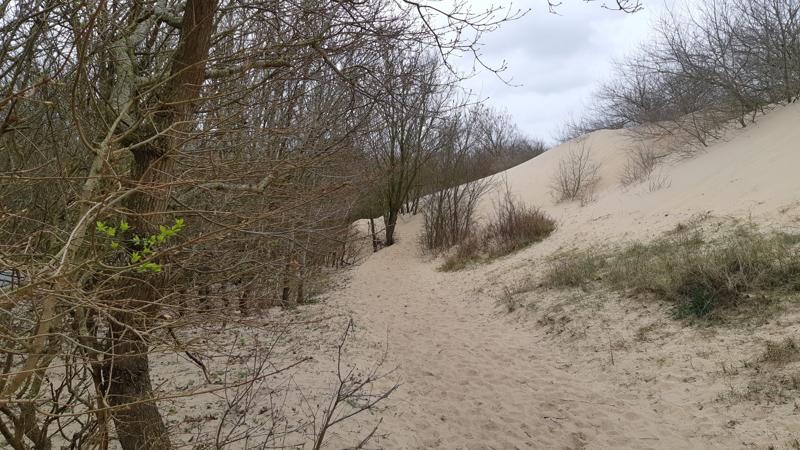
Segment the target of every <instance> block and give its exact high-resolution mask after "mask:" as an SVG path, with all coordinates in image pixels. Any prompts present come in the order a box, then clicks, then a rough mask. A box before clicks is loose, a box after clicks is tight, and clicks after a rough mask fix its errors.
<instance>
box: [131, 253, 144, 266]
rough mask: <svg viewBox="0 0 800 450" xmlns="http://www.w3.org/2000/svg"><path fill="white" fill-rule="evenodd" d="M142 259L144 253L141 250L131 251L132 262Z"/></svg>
mask: <svg viewBox="0 0 800 450" xmlns="http://www.w3.org/2000/svg"><path fill="white" fill-rule="evenodd" d="M141 259H142V255H141V254H140V253H139V252H133V253H131V262H132V263H134V264H136V263H137V262H139V261H140V260H141Z"/></svg>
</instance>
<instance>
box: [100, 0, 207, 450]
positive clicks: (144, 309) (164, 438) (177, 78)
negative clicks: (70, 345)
mask: <svg viewBox="0 0 800 450" xmlns="http://www.w3.org/2000/svg"><path fill="white" fill-rule="evenodd" d="M216 7H217V3H216V0H187V2H186V6H185V9H184V13H183V19H182V23H181V35H180V41H179V44H178V47H177V49H176V51H175V55H174V56H173V60H172V68H171V77H170V79H169V81H168V82H167V83H166V84H165V89H164V93H163V95H162V97H161V98H162V99H164V102H163V103H162V105H161V107H160V108H159V109H158V111H156V113H155V117H153V123H155V124H156V126H157V128H158V132H159V135H158V136H153V138H152V140H150V142H149V143H148V144H146V145H143V146H140V147H137V148H136V149H135V150H132V153H133V164H132V168H131V177H132V179H133V180H134V181H135V183H136V185H137V186H138V187H139V189H138V190H137V191H136V192H135V193H133V194H132V195H131V196H130V197H129V201H128V202H127V204H126V206H127V208H128V209H129V210H130V212H131V217H130V220H129V222H130V223H131V225H132V227H131V229H132V230H135V232H136V233H138V234H139V235H140V236H148V235H151V234H154V233H156V232H157V230H158V225H159V224H163V219H164V218H165V216H166V210H167V206H168V202H169V196H170V195H169V194H170V188H169V183H170V182H171V181H172V179H173V177H174V173H173V172H174V165H175V161H174V158H175V156H176V151H177V150H178V149H179V148H180V147H181V146H183V145H184V143H185V142H186V136H188V135H190V134H191V131H192V129H193V120H192V119H193V118H194V114H195V108H196V100H197V99H198V98H199V96H200V89H201V86H202V84H203V80H204V79H205V66H206V60H207V59H208V54H209V49H210V45H211V34H212V28H213V19H214V13H215V10H216ZM141 278H147V279H146V280H145V279H137V277H132V278H130V279H129V280H128V281H127V282H126V284H127V285H126V286H124V289H123V291H122V292H123V293H124V294H125V295H124V297H123V300H122V302H121V304H119V305H116V306H118V308H115V309H114V311H115V312H114V313H113V316H114V320H113V321H112V322H111V333H110V334H111V342H112V344H111V355H110V357H109V359H108V360H107V361H106V364H105V366H104V381H105V383H107V384H108V386H107V393H108V394H107V400H108V404H109V405H110V406H111V407H112V408H113V409H112V417H113V419H114V424H115V427H116V430H117V434H118V437H119V441H120V445H121V446H122V448H123V449H124V450H141V449H157V450H160V449H170V448H171V447H172V446H171V443H170V440H169V435H168V434H167V429H166V426H165V425H164V421H163V419H162V418H161V415H160V413H159V411H158V406H157V404H156V402H155V400H154V394H153V389H152V385H151V383H150V365H149V361H148V353H149V345H148V342H147V340H146V339H147V338H146V336H147V330H148V329H149V328H150V322H151V321H152V320H153V319H154V317H155V316H156V315H157V313H158V307H159V301H160V295H159V289H158V286H159V284H160V280H159V279H158V278H162V277H159V276H157V275H149V276H148V275H142V276H141Z"/></svg>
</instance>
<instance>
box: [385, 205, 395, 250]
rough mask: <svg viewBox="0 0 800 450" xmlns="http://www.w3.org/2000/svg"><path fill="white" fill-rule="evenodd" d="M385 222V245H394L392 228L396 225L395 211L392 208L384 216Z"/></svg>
mask: <svg viewBox="0 0 800 450" xmlns="http://www.w3.org/2000/svg"><path fill="white" fill-rule="evenodd" d="M385 223H386V246H387V247H388V246H390V245H394V229H395V226H396V225H397V211H396V210H392V211H389V215H388V216H386V219H385Z"/></svg>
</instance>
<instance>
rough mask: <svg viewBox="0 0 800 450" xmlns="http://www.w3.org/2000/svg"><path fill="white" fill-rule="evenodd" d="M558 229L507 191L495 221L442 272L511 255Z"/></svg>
mask: <svg viewBox="0 0 800 450" xmlns="http://www.w3.org/2000/svg"><path fill="white" fill-rule="evenodd" d="M555 229H556V223H555V221H554V220H553V219H552V218H550V216H548V215H547V214H546V213H544V212H542V211H541V210H539V209H538V208H534V207H531V206H528V205H525V204H523V203H521V202H519V201H517V200H516V199H514V197H513V196H512V195H511V193H510V191H509V190H508V188H506V193H505V195H504V196H503V198H502V199H501V200H500V201H499V202H498V203H496V204H495V214H494V218H493V219H492V221H491V222H489V223H488V224H486V225H485V226H484V227H483V228H481V229H480V230H479V231H478V232H476V233H474V234H472V235H470V236H469V237H468V238H467V239H464V240H463V241H462V242H460V243H459V244H458V245H457V246H456V247H455V250H454V251H453V252H452V253H451V254H450V255H449V256H448V257H447V258H446V259H445V262H444V264H443V265H442V267H441V270H444V271H454V270H460V269H463V268H464V267H466V266H468V265H469V264H471V263H475V262H480V261H486V260H490V259H493V258H498V257H501V256H505V255H508V254H509V253H512V252H515V251H517V250H520V249H522V248H524V247H527V246H528V245H531V244H533V243H535V242H539V241H541V240H543V239H544V238H546V237H547V236H549V235H550V234H551V233H552V232H553V231H555Z"/></svg>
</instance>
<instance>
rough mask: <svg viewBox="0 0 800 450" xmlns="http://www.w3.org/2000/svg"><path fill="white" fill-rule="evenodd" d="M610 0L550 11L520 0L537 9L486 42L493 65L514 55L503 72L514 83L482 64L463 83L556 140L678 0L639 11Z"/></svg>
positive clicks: (572, 2)
mask: <svg viewBox="0 0 800 450" xmlns="http://www.w3.org/2000/svg"><path fill="white" fill-rule="evenodd" d="M603 1H604V0H596V1H593V2H590V3H586V2H584V1H583V0H563V3H562V5H561V6H559V7H558V9H557V12H558V14H551V13H549V12H548V9H547V1H546V0H527V1H522V2H520V3H518V4H515V5H514V7H530V8H533V9H532V10H531V11H530V12H529V13H528V14H527V15H526V16H525V17H523V18H521V19H518V20H516V21H514V22H510V23H506V24H504V25H503V26H502V27H501V28H500V29H499V30H497V31H495V32H493V33H489V34H486V35H484V36H483V39H482V44H483V46H482V48H481V52H482V54H483V57H482V59H483V60H484V61H485V62H486V63H488V64H489V65H490V66H492V67H497V66H500V65H501V63H502V61H503V60H505V61H506V63H507V65H508V68H507V69H506V70H505V71H504V72H502V74H501V77H502V78H503V79H510V80H511V85H508V84H505V83H503V81H501V80H500V79H499V78H498V76H497V75H495V74H493V73H491V72H489V71H486V70H480V71H479V73H478V74H477V75H475V76H474V77H473V78H470V79H468V80H466V81H464V82H463V86H464V87H465V88H467V89H470V90H472V92H473V93H474V94H476V95H477V96H478V97H479V98H482V99H486V101H487V103H488V104H489V105H491V106H493V107H495V108H498V109H505V110H507V111H508V112H510V113H511V115H512V117H513V118H514V120H515V121H516V123H517V125H518V126H519V128H520V130H521V131H522V132H523V133H525V134H526V135H529V136H531V137H538V138H542V139H544V140H546V141H548V142H551V143H552V142H553V141H554V136H556V135H557V134H558V132H559V130H560V128H561V126H562V124H563V123H564V122H566V121H567V120H568V119H569V118H570V117H571V116H575V117H580V116H581V113H582V112H583V111H585V109H586V104H587V103H588V102H589V100H590V99H591V95H592V92H593V90H594V89H595V88H596V87H597V85H598V84H599V83H600V82H602V81H603V80H606V79H608V78H609V77H610V75H611V65H612V62H613V60H614V59H615V58H622V57H624V56H625V55H626V54H629V53H631V52H632V51H633V50H635V49H636V47H637V46H638V45H639V44H640V43H642V42H644V41H646V40H647V38H648V36H650V35H651V33H652V24H653V23H654V22H655V20H656V19H657V18H658V17H660V16H661V15H662V14H663V13H664V12H665V11H666V9H667V6H666V5H665V1H666V2H667V3H666V4H667V5H670V7H672V6H673V5H674V3H675V2H676V1H678V0H643V4H644V10H643V11H640V12H638V13H635V14H626V13H623V12H619V11H609V10H606V9H603V8H602V7H601V5H602V2H603ZM605 1H609V2H611V3H613V0H605ZM470 3H471V6H472V7H473V11H477V10H485V9H486V8H488V7H489V6H490V5H491V4H492V2H491V0H471V1H470ZM494 4H495V5H498V6H501V5H499V3H498V2H495V3H494ZM502 6H507V4H505V5H502ZM454 62H455V61H454ZM459 63H463V64H464V68H465V70H470V69H471V68H472V66H471V64H472V62H471V61H467V60H463V61H459V62H457V64H459Z"/></svg>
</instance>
